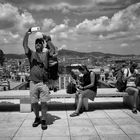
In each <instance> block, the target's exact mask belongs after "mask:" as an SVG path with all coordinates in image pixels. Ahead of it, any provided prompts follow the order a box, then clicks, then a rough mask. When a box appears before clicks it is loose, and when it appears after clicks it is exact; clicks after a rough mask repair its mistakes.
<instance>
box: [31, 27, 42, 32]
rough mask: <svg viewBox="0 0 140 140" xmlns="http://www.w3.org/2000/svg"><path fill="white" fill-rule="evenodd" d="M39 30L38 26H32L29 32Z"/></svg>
mask: <svg viewBox="0 0 140 140" xmlns="http://www.w3.org/2000/svg"><path fill="white" fill-rule="evenodd" d="M37 31H40V27H32V28H31V32H37Z"/></svg>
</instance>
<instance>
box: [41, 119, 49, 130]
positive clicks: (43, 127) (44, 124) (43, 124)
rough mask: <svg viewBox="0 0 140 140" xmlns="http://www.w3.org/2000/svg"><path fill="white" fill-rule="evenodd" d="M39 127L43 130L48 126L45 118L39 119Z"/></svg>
mask: <svg viewBox="0 0 140 140" xmlns="http://www.w3.org/2000/svg"><path fill="white" fill-rule="evenodd" d="M41 128H42V130H45V129H47V128H48V127H47V123H46V120H42V121H41Z"/></svg>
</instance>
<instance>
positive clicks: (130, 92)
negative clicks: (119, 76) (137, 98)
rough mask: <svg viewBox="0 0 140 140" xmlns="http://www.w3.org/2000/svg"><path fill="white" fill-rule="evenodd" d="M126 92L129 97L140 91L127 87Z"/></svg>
mask: <svg viewBox="0 0 140 140" xmlns="http://www.w3.org/2000/svg"><path fill="white" fill-rule="evenodd" d="M125 91H126V92H127V93H128V95H134V93H135V92H136V91H137V92H139V89H138V88H136V87H127V88H126V90H125Z"/></svg>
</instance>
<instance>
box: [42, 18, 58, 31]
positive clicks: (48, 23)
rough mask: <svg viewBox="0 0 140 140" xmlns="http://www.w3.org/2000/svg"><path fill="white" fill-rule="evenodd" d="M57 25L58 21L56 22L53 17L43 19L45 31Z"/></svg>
mask: <svg viewBox="0 0 140 140" xmlns="http://www.w3.org/2000/svg"><path fill="white" fill-rule="evenodd" d="M55 26H56V23H55V22H54V20H53V19H47V18H45V19H44V20H43V21H42V30H43V31H50V30H51V29H52V28H54V27H55Z"/></svg>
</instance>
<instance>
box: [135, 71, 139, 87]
mask: <svg viewBox="0 0 140 140" xmlns="http://www.w3.org/2000/svg"><path fill="white" fill-rule="evenodd" d="M135 84H136V86H137V87H140V74H137V75H136V80H135Z"/></svg>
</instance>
